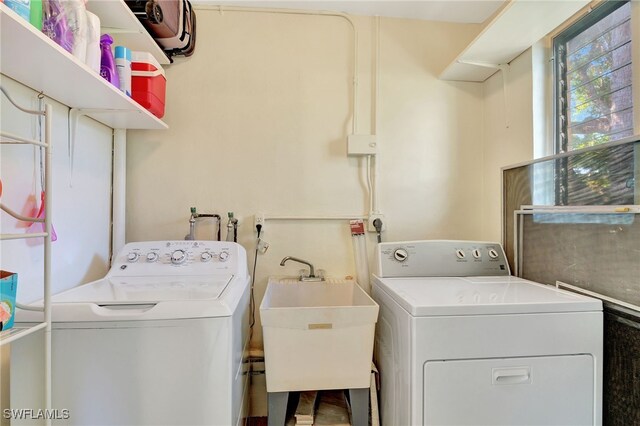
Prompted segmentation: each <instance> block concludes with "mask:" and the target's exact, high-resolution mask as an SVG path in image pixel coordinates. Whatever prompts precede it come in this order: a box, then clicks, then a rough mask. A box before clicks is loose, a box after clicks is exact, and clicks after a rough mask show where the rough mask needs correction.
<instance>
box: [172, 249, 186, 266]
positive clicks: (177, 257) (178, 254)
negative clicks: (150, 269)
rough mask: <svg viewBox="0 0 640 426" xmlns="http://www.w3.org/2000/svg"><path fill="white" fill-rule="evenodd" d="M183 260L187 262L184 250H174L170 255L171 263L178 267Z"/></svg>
mask: <svg viewBox="0 0 640 426" xmlns="http://www.w3.org/2000/svg"><path fill="white" fill-rule="evenodd" d="M185 260H187V254H186V253H185V252H184V250H176V251H174V252H173V253H171V263H173V264H174V265H179V264H181V263H183V262H184V261H185Z"/></svg>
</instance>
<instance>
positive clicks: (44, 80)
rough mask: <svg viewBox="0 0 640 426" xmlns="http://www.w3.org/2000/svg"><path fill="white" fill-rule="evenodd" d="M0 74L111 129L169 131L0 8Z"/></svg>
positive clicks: (12, 12)
mask: <svg viewBox="0 0 640 426" xmlns="http://www.w3.org/2000/svg"><path fill="white" fill-rule="evenodd" d="M0 73H2V74H4V75H6V76H7V77H10V78H12V79H14V80H17V81H19V82H20V83H22V84H24V85H25V86H28V87H30V88H32V89H33V90H36V91H38V92H40V91H41V92H43V93H44V94H45V95H46V96H49V97H51V98H52V99H55V100H57V101H58V102H60V103H62V104H64V105H67V106H69V107H71V108H79V109H83V110H87V111H85V115H87V116H88V117H91V118H93V119H95V120H96V121H99V122H101V123H103V124H105V125H107V126H109V127H112V128H114V129H166V128H167V125H166V124H165V123H164V122H163V121H162V120H159V119H158V118H157V117H155V116H154V115H153V114H151V113H150V112H148V111H147V110H146V109H144V108H142V107H141V106H140V105H138V103H136V102H135V101H134V100H133V99H131V98H129V97H128V96H126V95H124V94H123V93H122V92H121V91H120V90H118V89H117V88H116V87H114V86H113V85H112V84H110V83H109V82H108V81H106V80H105V79H104V78H102V77H100V75H98V74H96V73H95V72H93V70H91V69H90V68H89V67H87V66H86V65H85V64H83V63H81V62H79V61H78V60H76V58H74V57H73V55H71V54H70V53H69V52H67V51H66V50H64V49H63V48H61V47H60V46H58V45H57V44H56V43H55V42H54V41H53V40H51V39H50V38H49V37H47V36H45V35H44V34H43V33H42V32H40V31H38V30H36V29H35V28H34V27H33V26H32V25H30V24H29V23H28V22H27V21H25V20H24V19H22V18H21V17H20V16H18V15H17V14H16V13H15V12H14V11H12V10H10V9H9V8H8V7H6V6H5V5H4V4H1V3H0ZM91 110H94V111H91Z"/></svg>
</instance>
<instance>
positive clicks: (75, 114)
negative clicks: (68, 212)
mask: <svg viewBox="0 0 640 426" xmlns="http://www.w3.org/2000/svg"><path fill="white" fill-rule="evenodd" d="M118 112H120V113H129V112H131V111H130V110H124V109H108V108H70V109H69V124H68V126H69V128H68V131H69V134H68V139H67V154H68V157H69V188H72V187H73V160H74V156H75V155H74V154H75V145H76V132H77V130H78V120H79V119H80V117H82V116H87V115H89V114H101V113H109V114H113V113H118Z"/></svg>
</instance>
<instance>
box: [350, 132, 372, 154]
mask: <svg viewBox="0 0 640 426" xmlns="http://www.w3.org/2000/svg"><path fill="white" fill-rule="evenodd" d="M377 153H378V144H377V142H376V137H375V135H349V136H348V137H347V155H376V154H377Z"/></svg>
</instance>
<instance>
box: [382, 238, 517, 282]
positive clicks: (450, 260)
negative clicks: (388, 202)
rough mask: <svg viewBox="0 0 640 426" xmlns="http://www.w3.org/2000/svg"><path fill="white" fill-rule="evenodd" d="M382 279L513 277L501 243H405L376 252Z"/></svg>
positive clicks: (388, 246)
mask: <svg viewBox="0 0 640 426" xmlns="http://www.w3.org/2000/svg"><path fill="white" fill-rule="evenodd" d="M377 258H378V276H379V277H471V276H498V275H510V274H511V273H510V271H509V264H508V263H507V259H506V256H505V254H504V251H503V250H502V246H501V245H500V244H498V243H487V242H476V241H450V240H447V241H441V240H425V241H404V242H395V243H381V244H378V248H377Z"/></svg>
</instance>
